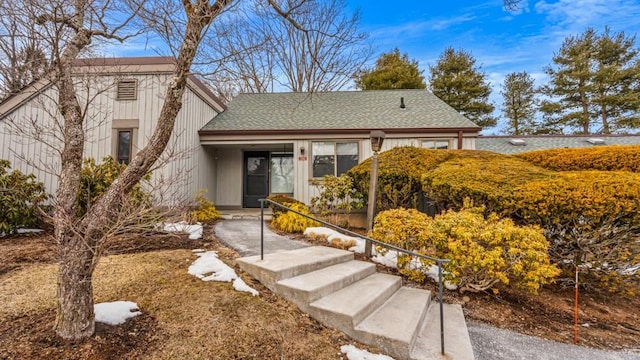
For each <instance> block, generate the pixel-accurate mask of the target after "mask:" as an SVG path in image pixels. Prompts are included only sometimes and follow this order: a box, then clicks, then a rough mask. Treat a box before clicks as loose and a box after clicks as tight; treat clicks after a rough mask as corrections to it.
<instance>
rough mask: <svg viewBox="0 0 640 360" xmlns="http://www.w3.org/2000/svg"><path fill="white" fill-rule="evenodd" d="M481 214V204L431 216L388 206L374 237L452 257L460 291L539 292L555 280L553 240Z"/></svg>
mask: <svg viewBox="0 0 640 360" xmlns="http://www.w3.org/2000/svg"><path fill="white" fill-rule="evenodd" d="M467 204H469V203H467ZM483 212H484V209H483V208H478V207H475V208H474V207H464V208H463V209H462V210H461V211H459V212H456V211H452V210H450V211H447V212H445V213H442V214H441V215H437V216H436V217H435V218H431V217H429V216H427V215H425V214H423V213H420V212H418V211H417V210H415V209H409V210H405V209H395V210H387V211H384V212H381V213H380V214H379V215H378V216H377V217H376V220H375V225H374V229H373V231H372V234H371V236H372V237H373V238H374V239H377V240H380V241H384V242H387V243H391V244H394V245H396V246H399V247H402V248H405V249H407V250H414V251H417V252H418V253H422V254H425V255H428V256H431V257H436V258H444V259H449V260H451V262H450V263H447V264H445V265H444V270H445V271H446V273H445V280H447V281H449V282H451V283H453V284H456V285H457V286H458V288H459V290H460V291H462V292H464V291H483V290H487V289H494V290H497V289H498V286H499V284H502V285H509V286H513V287H516V288H519V289H524V290H527V291H529V292H532V293H536V292H537V290H538V289H539V288H540V286H541V285H543V284H546V283H549V282H551V281H553V279H554V277H555V276H556V275H558V273H559V270H558V269H557V267H555V266H554V265H551V264H550V262H549V256H548V247H549V243H548V242H547V240H546V239H545V237H544V235H543V234H542V230H541V229H540V228H539V227H536V226H523V227H520V226H516V225H515V224H514V223H513V221H511V220H509V219H500V218H499V217H498V216H497V215H495V214H491V215H489V216H488V217H487V218H485V217H484V215H483ZM398 263H399V264H398V268H400V269H401V272H403V273H405V274H407V275H409V276H410V277H412V278H414V279H417V280H421V279H424V271H421V270H420V269H415V268H414V267H415V265H414V264H413V263H412V262H410V260H409V259H408V258H406V257H405V258H401V259H399V261H398ZM432 264H433V262H429V261H424V263H423V265H425V266H429V265H432Z"/></svg>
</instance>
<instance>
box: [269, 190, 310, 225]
mask: <svg viewBox="0 0 640 360" xmlns="http://www.w3.org/2000/svg"><path fill="white" fill-rule="evenodd" d="M267 199H269V200H271V201H273V202H276V203H278V204H280V205H284V206H286V207H288V208H290V207H291V206H292V205H294V204H300V205H304V203H303V202H301V201H298V200H296V199H294V198H292V197H290V196H287V195H283V194H278V195H269V196H268V197H267ZM268 205H269V207H270V208H271V210H272V211H273V215H272V216H273V219H276V218H277V217H278V216H280V215H282V214H284V213H286V212H287V209H284V208H282V207H280V206H277V205H274V204H272V203H268Z"/></svg>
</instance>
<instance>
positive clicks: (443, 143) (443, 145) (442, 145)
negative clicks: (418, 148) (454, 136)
mask: <svg viewBox="0 0 640 360" xmlns="http://www.w3.org/2000/svg"><path fill="white" fill-rule="evenodd" d="M422 147H423V148H427V149H448V148H449V141H448V140H425V141H423V142H422Z"/></svg>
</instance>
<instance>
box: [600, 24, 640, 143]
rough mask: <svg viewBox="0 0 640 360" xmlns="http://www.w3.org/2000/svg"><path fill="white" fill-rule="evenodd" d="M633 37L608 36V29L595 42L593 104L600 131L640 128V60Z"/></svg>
mask: <svg viewBox="0 0 640 360" xmlns="http://www.w3.org/2000/svg"><path fill="white" fill-rule="evenodd" d="M634 45H635V36H633V37H625V35H624V32H620V33H618V34H614V35H611V34H610V33H609V28H608V27H607V28H605V32H604V34H602V36H601V37H600V38H598V42H597V43H596V49H597V51H596V53H595V61H596V72H595V75H594V95H593V103H594V104H595V106H596V107H597V109H598V112H599V116H600V123H601V124H602V132H603V133H605V134H609V133H611V132H612V131H615V130H618V129H623V128H638V127H640V114H639V111H640V87H639V86H638V85H639V84H640V59H638V49H635V48H634Z"/></svg>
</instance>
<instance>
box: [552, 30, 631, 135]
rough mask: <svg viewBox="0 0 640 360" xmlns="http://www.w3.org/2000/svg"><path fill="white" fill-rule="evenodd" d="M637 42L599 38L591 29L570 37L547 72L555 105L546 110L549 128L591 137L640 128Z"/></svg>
mask: <svg viewBox="0 0 640 360" xmlns="http://www.w3.org/2000/svg"><path fill="white" fill-rule="evenodd" d="M634 45H635V37H626V36H625V35H624V33H622V32H621V33H618V34H610V32H609V29H608V28H606V29H605V31H604V33H603V34H602V35H598V34H597V33H596V31H595V30H594V29H592V28H588V29H587V30H586V31H585V32H584V33H582V34H581V35H579V36H570V37H568V38H566V39H565V41H564V42H563V43H562V46H561V48H560V51H559V53H558V54H557V55H555V56H554V57H553V63H554V65H555V67H552V66H549V67H547V68H546V69H545V72H546V73H547V74H548V75H549V78H550V82H549V84H548V85H547V86H545V87H544V93H545V95H547V96H549V97H550V100H547V101H545V102H543V104H542V107H541V110H542V111H543V112H544V113H545V118H546V119H547V121H548V123H550V124H552V123H553V124H557V125H559V126H564V127H568V128H570V129H577V130H578V131H579V132H581V133H584V134H589V133H592V132H594V131H595V132H597V133H605V134H608V133H611V132H613V131H619V130H622V129H625V128H637V127H639V126H640V118H639V116H638V111H639V110H640V89H639V88H638V84H639V83H640V59H639V58H638V50H637V49H635V48H634Z"/></svg>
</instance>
